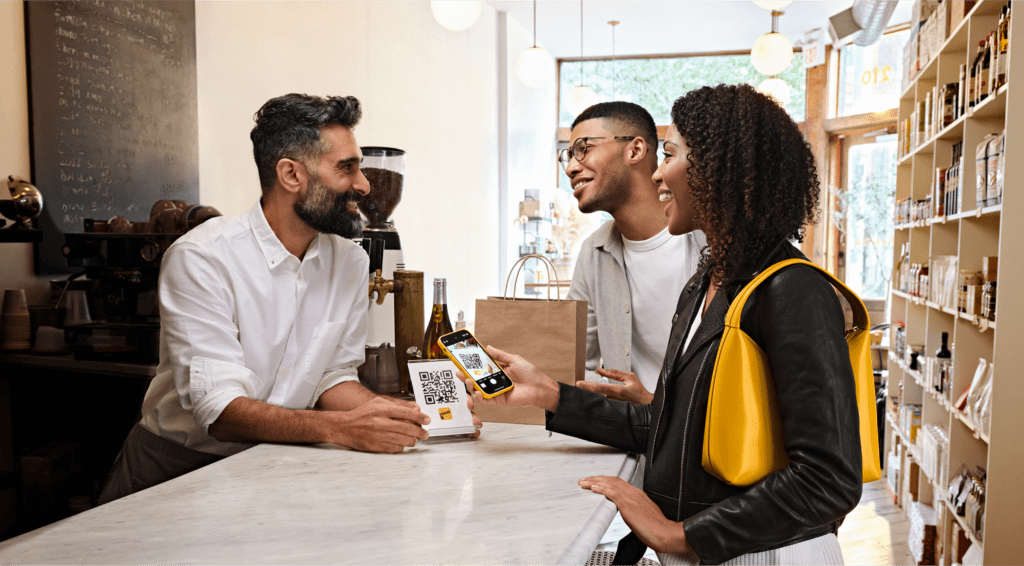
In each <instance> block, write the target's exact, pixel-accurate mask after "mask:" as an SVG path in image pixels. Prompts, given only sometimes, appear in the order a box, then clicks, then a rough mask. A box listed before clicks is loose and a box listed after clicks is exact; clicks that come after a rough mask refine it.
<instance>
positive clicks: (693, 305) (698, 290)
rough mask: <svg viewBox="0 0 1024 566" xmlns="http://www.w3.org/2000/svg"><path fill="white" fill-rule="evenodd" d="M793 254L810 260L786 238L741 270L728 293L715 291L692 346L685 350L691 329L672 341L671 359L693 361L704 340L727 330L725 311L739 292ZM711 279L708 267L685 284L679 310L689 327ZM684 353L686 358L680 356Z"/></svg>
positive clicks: (681, 361)
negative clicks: (684, 346) (677, 341)
mask: <svg viewBox="0 0 1024 566" xmlns="http://www.w3.org/2000/svg"><path fill="white" fill-rule="evenodd" d="M792 257H799V258H804V259H806V258H805V256H804V255H803V254H802V253H801V252H800V250H798V249H797V248H795V247H794V246H793V245H791V244H790V243H789V240H787V239H785V238H783V239H782V240H780V241H779V243H778V244H776V245H775V247H773V248H772V249H771V250H769V251H768V252H767V253H765V254H763V255H762V256H761V257H759V258H757V260H755V261H752V262H750V264H749V265H747V266H744V267H742V268H740V269H739V270H737V275H735V276H733V279H732V282H731V283H730V284H729V285H728V286H727V288H726V289H724V291H725V292H718V293H715V297H714V298H713V299H711V304H710V305H708V310H707V312H706V313H704V317H703V318H702V319H701V322H700V326H698V327H697V331H696V332H695V333H694V335H693V339H692V340H691V341H690V347H689V348H687V349H686V351H683V350H682V348H683V343H684V342H685V339H686V334H687V332H684V333H683V336H682V339H681V340H680V341H679V343H677V344H670V347H671V348H672V352H671V354H670V355H671V357H670V358H668V359H669V360H679V365H680V366H683V365H686V364H687V363H689V361H690V357H692V356H693V353H694V352H696V351H698V350H699V349H700V348H701V347H702V346H703V344H704V342H706V341H707V340H709V339H712V338H713V337H715V336H718V335H720V334H721V333H722V331H723V330H724V329H725V313H726V312H727V311H728V310H729V305H731V304H732V300H733V299H734V298H735V297H736V295H737V294H739V291H740V289H742V288H743V286H744V285H746V284H747V283H749V282H750V281H752V280H753V279H754V277H757V274H758V273H760V272H762V271H764V269H765V268H767V267H768V266H770V265H773V264H775V263H778V262H780V261H783V260H785V259H789V258H792ZM708 282H709V277H708V272H707V269H706V268H705V269H704V270H702V271H700V272H699V273H697V274H696V275H694V276H693V278H691V279H690V282H689V283H687V285H686V287H684V291H683V294H682V295H681V296H680V297H679V303H678V305H677V306H676V313H677V314H678V315H679V316H680V317H686V319H685V320H686V321H687V324H686V328H687V329H689V326H690V325H689V321H690V320H692V319H693V318H694V316H695V315H696V309H699V308H703V306H704V302H703V301H704V295H705V292H706V291H707V289H708ZM720 291H722V290H720ZM680 355H682V356H684V357H682V358H680Z"/></svg>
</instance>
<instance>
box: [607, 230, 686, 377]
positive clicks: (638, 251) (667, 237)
mask: <svg viewBox="0 0 1024 566" xmlns="http://www.w3.org/2000/svg"><path fill="white" fill-rule="evenodd" d="M701 235H703V234H701ZM622 248H623V249H622V257H623V260H624V261H625V267H626V281H627V282H628V284H629V297H630V305H631V308H630V310H631V313H632V316H633V337H632V352H631V354H630V357H631V358H632V365H633V373H635V374H636V375H637V377H638V378H639V379H640V382H641V383H643V385H644V388H645V389H647V390H648V391H650V392H654V389H655V387H656V386H657V385H658V375H659V374H660V373H661V366H662V363H663V362H664V360H665V349H666V348H667V347H668V336H669V333H670V332H671V330H672V313H674V312H675V308H676V303H677V302H678V300H679V295H680V294H681V293H682V291H683V287H684V286H685V284H686V282H687V281H689V279H690V277H692V276H693V274H694V273H695V272H696V271H697V262H698V261H699V259H700V249H698V248H697V245H696V242H695V238H693V237H689V236H672V235H671V234H669V232H668V228H665V229H664V230H662V231H661V232H659V233H658V234H657V235H655V236H653V237H651V238H648V239H646V240H640V241H633V240H628V239H626V238H625V237H624V236H623V237H622Z"/></svg>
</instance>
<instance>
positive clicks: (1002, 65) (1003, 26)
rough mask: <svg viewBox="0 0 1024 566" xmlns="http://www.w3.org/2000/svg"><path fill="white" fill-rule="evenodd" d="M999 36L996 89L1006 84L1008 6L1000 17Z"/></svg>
mask: <svg viewBox="0 0 1024 566" xmlns="http://www.w3.org/2000/svg"><path fill="white" fill-rule="evenodd" d="M998 37H999V40H998V44H999V49H998V54H999V57H998V58H997V59H996V67H997V69H996V85H995V88H996V89H998V88H999V87H1001V86H1003V85H1004V84H1006V66H1007V64H1008V63H1009V59H1008V58H1007V56H1008V55H1009V51H1010V13H1009V9H1008V8H1006V7H1004V8H1003V11H1002V12H1001V14H1000V17H999V28H998Z"/></svg>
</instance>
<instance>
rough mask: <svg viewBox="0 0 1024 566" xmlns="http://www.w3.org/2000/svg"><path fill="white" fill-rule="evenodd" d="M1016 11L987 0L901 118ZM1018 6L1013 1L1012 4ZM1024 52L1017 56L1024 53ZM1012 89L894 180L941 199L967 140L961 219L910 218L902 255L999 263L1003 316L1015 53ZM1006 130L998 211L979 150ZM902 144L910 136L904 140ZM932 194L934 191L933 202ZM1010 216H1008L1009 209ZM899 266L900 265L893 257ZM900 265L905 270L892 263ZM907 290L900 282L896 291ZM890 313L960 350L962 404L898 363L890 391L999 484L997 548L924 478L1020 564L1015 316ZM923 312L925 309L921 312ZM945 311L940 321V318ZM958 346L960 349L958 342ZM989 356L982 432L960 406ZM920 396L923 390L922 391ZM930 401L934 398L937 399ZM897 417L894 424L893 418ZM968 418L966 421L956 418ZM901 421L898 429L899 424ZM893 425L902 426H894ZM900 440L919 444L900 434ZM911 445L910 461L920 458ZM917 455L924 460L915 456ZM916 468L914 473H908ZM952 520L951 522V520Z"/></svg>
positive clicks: (988, 520) (1021, 425)
mask: <svg viewBox="0 0 1024 566" xmlns="http://www.w3.org/2000/svg"><path fill="white" fill-rule="evenodd" d="M1004 6H1006V2H1005V1H999V0H979V1H978V2H977V3H976V4H975V5H974V7H973V9H972V10H971V12H970V13H969V14H968V15H967V16H966V17H965V19H964V20H963V22H961V23H960V24H959V25H958V26H957V28H956V29H955V30H953V31H952V32H951V33H950V37H949V38H947V39H946V40H945V42H944V43H943V45H942V47H941V49H940V51H939V52H938V53H937V54H933V57H931V59H930V60H929V61H928V62H926V63H924V65H923V67H922V69H921V71H920V72H918V73H917V76H916V77H914V78H913V79H911V81H910V82H909V83H908V84H907V86H906V88H905V89H903V92H902V94H901V96H900V116H899V118H898V119H899V120H900V121H901V123H903V121H904V120H906V119H907V118H909V117H910V115H911V114H912V113H913V112H914V110H915V109H917V108H918V107H919V103H921V102H923V101H924V100H925V98H926V97H927V96H928V95H929V93H932V92H934V90H933V89H934V88H935V87H936V86H940V87H941V86H942V85H945V84H949V83H955V82H957V80H958V78H959V68H960V66H961V65H963V64H966V65H968V66H969V65H970V63H971V61H972V60H973V58H974V51H975V46H976V45H977V43H978V41H979V40H981V39H984V38H985V37H987V36H988V35H989V33H990V32H991V31H992V30H993V29H994V28H995V27H996V25H997V24H998V20H999V13H1000V11H1001V10H1002V9H1003V7H1004ZM1021 6H1024V4H1022V5H1021ZM1013 7H1014V8H1017V7H1018V6H1017V5H1016V4H1015V5H1014V6H1013ZM1015 29H1016V31H1014V26H1011V29H1010V40H1009V41H1010V50H1011V51H1013V50H1014V46H1017V45H1021V46H1024V27H1022V26H1015ZM1022 49H1024V47H1019V48H1017V49H1016V50H1018V51H1021V50H1022ZM1008 61H1009V67H1008V70H1007V84H1006V85H1003V86H1002V87H1000V88H999V89H998V90H997V91H996V92H994V93H992V94H990V95H989V96H988V97H986V99H985V100H984V101H982V102H981V103H979V104H977V105H976V106H975V107H973V108H971V109H969V110H967V111H966V112H964V115H963V116H960V117H958V118H957V120H955V121H954V122H953V123H951V124H949V125H948V126H946V127H945V128H943V129H941V130H940V131H938V132H935V134H934V135H931V136H929V137H928V139H926V140H923V141H922V143H920V144H918V145H917V146H916V147H913V148H911V149H909V150H908V151H907V152H906V154H903V155H899V156H898V159H897V165H896V166H895V173H896V187H897V189H896V198H897V199H898V200H902V199H906V198H911V199H915V200H921V199H923V198H925V196H926V195H929V194H932V182H933V180H934V178H935V171H936V170H937V169H941V168H945V167H949V165H950V157H951V149H952V145H953V144H956V143H962V144H963V146H962V147H963V157H964V162H963V169H962V171H961V173H962V174H963V182H964V186H963V188H962V190H961V193H960V197H959V198H960V202H959V203H958V204H959V206H960V207H961V208H960V211H959V212H958V213H956V214H950V215H947V216H943V217H935V218H929V219H924V220H918V221H915V222H912V223H911V222H903V223H900V224H899V225H897V226H896V228H897V233H896V240H897V243H898V244H899V245H896V246H894V248H895V254H894V255H896V254H899V252H900V250H899V248H900V245H904V244H905V245H906V246H907V249H909V250H911V255H912V257H913V258H914V261H916V262H921V261H927V260H926V259H925V258H929V257H938V256H945V255H955V256H957V258H958V269H959V268H963V269H970V270H972V271H974V270H977V269H979V268H980V266H981V258H982V257H990V256H997V257H998V258H999V266H1000V270H999V296H998V297H999V299H1000V304H999V307H1000V312H1001V313H1013V312H1016V311H1017V310H1019V308H1020V307H1021V305H1022V304H1024V300H1022V299H1020V298H1018V297H1019V296H1020V293H1021V292H1022V291H1024V246H1022V245H1020V242H1021V241H1024V216H1022V213H1021V211H1022V210H1024V195H1021V194H1020V192H1019V191H1013V190H1012V188H1013V187H1017V186H1020V184H1021V183H1024V159H1020V157H1021V156H1024V138H1022V137H1021V136H1020V135H1018V134H1020V133H1021V132H1024V113H1020V112H1017V110H1018V109H1019V108H1021V107H1024V57H1016V58H1014V57H1013V56H1012V54H1011V55H1010V56H1009V57H1008ZM1004 129H1005V131H1006V132H1007V135H1006V138H1005V140H1006V141H1005V152H1006V153H1005V155H1004V156H1003V158H1002V164H1003V166H1004V168H1005V171H1004V175H1003V186H1004V187H1010V188H1011V190H1004V191H1003V196H1002V199H1003V202H1002V203H1000V204H997V205H994V206H983V207H976V206H975V193H976V191H975V179H976V175H975V160H974V157H975V155H974V154H975V149H976V147H977V146H978V145H979V144H980V143H981V142H982V141H983V139H984V136H985V135H987V134H989V133H993V132H996V133H998V132H1001V131H1003V130H1004ZM900 140H901V141H900V143H901V147H903V145H902V144H903V143H904V142H906V137H905V136H901V137H900ZM933 196H934V195H933ZM1004 209H1005V210H1004ZM895 259H898V258H895ZM893 263H894V264H895V263H896V262H893ZM893 286H894V287H897V288H898V287H899V285H898V283H894V284H893ZM892 297H893V298H892V300H891V301H890V308H891V314H892V316H891V317H890V318H891V321H892V322H893V323H902V324H903V325H905V328H906V340H907V343H908V344H921V345H923V346H924V349H925V351H926V352H934V351H936V349H937V348H938V347H939V346H940V340H941V336H942V334H943V333H946V334H948V335H949V341H950V342H949V344H950V349H952V350H953V351H954V356H955V358H954V360H955V365H956V371H955V372H954V374H955V375H954V378H953V383H952V384H951V387H950V389H951V390H952V392H953V395H954V399H953V400H951V399H949V398H948V397H947V395H948V394H949V393H950V392H949V391H947V392H946V393H945V394H943V393H938V392H936V391H934V387H927V386H925V383H924V380H923V379H922V373H918V372H915V371H912V370H910V369H909V368H908V367H907V364H905V363H904V362H903V360H901V359H899V358H897V357H895V356H893V355H890V361H891V363H890V365H889V367H890V369H891V371H893V372H902V373H901V374H900V375H901V376H902V379H903V383H904V387H903V388H902V390H900V389H897V388H892V389H890V392H891V393H892V394H893V395H894V397H896V399H895V402H896V403H899V404H903V403H919V404H921V405H922V407H921V412H922V418H921V421H922V423H932V424H936V425H939V426H943V427H947V430H948V431H949V444H950V445H949V450H948V451H946V453H945V454H944V456H943V457H944V458H945V459H946V460H945V462H944V463H945V464H946V465H948V469H949V470H950V475H951V476H952V475H955V471H956V470H957V469H959V468H960V467H961V466H968V467H970V468H974V467H979V466H980V467H984V468H985V469H986V470H987V475H988V478H989V481H987V482H986V489H987V491H986V495H985V497H986V505H985V517H984V523H983V525H982V528H983V530H984V535H985V541H986V542H987V544H985V545H984V546H980V545H981V541H978V540H977V537H975V536H974V535H973V534H972V533H971V532H970V531H969V530H968V529H967V528H966V526H967V525H966V524H965V521H964V519H963V518H962V517H959V516H956V514H955V512H954V511H953V508H952V506H951V505H950V504H949V503H948V502H947V503H946V504H945V505H940V503H939V502H938V500H939V499H941V500H942V501H945V497H944V496H943V495H942V494H944V493H945V491H946V489H948V486H939V485H935V483H934V482H933V481H932V480H933V479H934V478H929V477H927V474H925V473H924V472H923V471H921V472H918V473H919V476H918V480H919V481H920V482H922V483H924V482H926V481H928V482H931V483H932V486H933V487H934V489H935V494H936V501H935V505H936V507H937V509H936V511H939V512H943V513H947V512H948V513H952V514H953V516H954V517H955V520H956V521H957V522H958V523H959V524H960V526H961V528H963V529H964V531H965V532H966V533H968V536H970V538H971V540H972V542H973V543H974V544H978V545H979V548H981V549H982V551H983V555H982V561H981V563H982V564H986V565H988V564H1003V563H1013V562H1016V561H1018V560H1019V556H1020V553H1019V547H1020V540H1019V538H1020V537H1019V530H1020V520H1019V515H1020V496H1019V493H1020V490H1021V488H1022V485H1021V482H1020V481H1019V478H1018V477H1017V476H1018V475H1019V474H1017V470H1018V469H1019V463H1020V462H1022V461H1024V436H1022V435H1021V431H1022V430H1024V411H1022V410H1021V409H1020V407H1021V406H1024V381H1021V380H1020V379H1019V375H1018V374H1019V373H1020V371H1019V369H1018V368H1017V367H1016V366H1017V364H1015V362H1014V359H1015V355H1016V354H1017V353H1018V352H1020V351H1024V327H1021V325H1020V324H1019V320H1018V317H1013V316H1009V315H1005V316H1003V317H1001V318H1000V320H999V323H1000V324H999V325H998V327H997V325H996V324H995V323H994V322H993V321H990V320H985V319H982V318H981V317H979V316H975V315H968V314H967V313H963V312H959V310H958V309H955V308H950V307H948V306H944V305H942V304H940V303H937V302H934V301H924V300H922V299H921V298H920V297H913V296H911V295H909V294H908V293H904V292H901V291H897V290H893V291H892ZM911 304H913V305H919V307H918V306H914V307H912V306H911ZM938 313H942V314H938ZM954 344H955V348H954V347H953V345H954ZM979 358H983V359H985V360H988V361H991V362H993V363H994V366H993V367H994V370H993V373H992V390H993V392H996V391H998V393H994V394H993V395H992V400H991V408H990V411H991V412H990V416H991V421H990V423H989V424H990V429H989V433H988V434H982V432H981V431H980V430H979V427H978V425H977V424H976V423H975V422H973V421H974V420H973V419H972V418H971V417H969V416H968V415H966V414H964V413H962V412H960V411H958V410H956V408H955V407H954V406H953V404H954V403H955V396H956V395H957V394H958V393H959V392H960V391H962V390H963V389H964V388H966V387H967V386H968V384H969V383H970V382H971V377H972V373H973V372H971V371H968V370H969V369H970V368H966V367H963V366H964V364H970V361H971V360H974V361H977V360H978V359H979ZM919 388H920V389H919ZM929 397H931V399H930V400H929V399H928V398H929ZM890 421H892V419H891V418H890ZM957 421H958V422H957ZM890 424H892V422H890ZM894 428H895V426H894ZM896 438H898V439H899V442H901V443H905V444H909V443H907V442H906V439H904V438H903V436H902V435H901V434H899V435H897V436H896ZM910 450H911V449H910V448H909V446H908V454H911V451H910ZM909 457H910V458H914V456H912V455H911V456H909ZM908 471H909V470H908ZM947 521H948V519H947ZM951 530H952V529H940V531H943V532H941V533H940V538H941V540H940V541H938V542H939V544H940V545H941V546H942V547H943V548H944V549H945V551H944V554H943V555H939V556H936V559H937V560H941V561H944V562H945V563H946V564H949V563H950V562H951V554H950V550H949V549H950V548H951V546H952V545H951V543H952V541H951V540H950V536H951V532H950V531H951Z"/></svg>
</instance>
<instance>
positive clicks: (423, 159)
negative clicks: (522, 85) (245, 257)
mask: <svg viewBox="0 0 1024 566" xmlns="http://www.w3.org/2000/svg"><path fill="white" fill-rule="evenodd" d="M496 31H497V29H496V14H495V12H494V10H493V9H492V8H491V7H490V6H488V5H486V4H485V5H484V8H483V12H482V14H481V16H480V19H479V20H478V21H477V22H476V24H474V26H473V27H471V28H470V29H468V30H466V31H463V32H451V31H448V30H445V29H444V28H442V27H441V26H439V25H438V24H437V22H435V21H434V18H433V16H432V15H431V13H430V6H429V3H428V2H412V3H410V2H286V3H285V2H281V3H279V2H197V3H196V43H197V50H196V51H197V67H198V84H199V155H200V180H201V194H202V200H203V202H204V203H205V204H211V205H213V206H215V207H217V208H218V209H220V210H221V211H222V212H224V213H225V214H233V213H238V212H242V211H244V210H246V209H248V208H249V207H250V206H252V204H253V203H254V202H255V201H256V200H257V199H258V197H259V184H258V182H257V176H256V168H255V166H254V165H253V161H252V146H251V144H250V143H249V137H248V136H249V130H250V129H251V128H252V124H253V122H252V115H253V114H254V113H255V112H256V110H257V109H258V108H259V107H260V106H261V105H262V104H263V102H265V101H266V100H267V99H269V98H271V97H274V96H277V95H280V94H284V93H288V92H305V93H309V94H320V95H326V94H337V95H354V96H356V97H358V98H359V99H360V100H361V101H362V103H363V120H362V123H361V124H360V125H359V126H358V127H357V128H356V139H357V140H358V142H359V144H360V145H383V146H391V147H397V148H401V149H404V150H406V152H407V165H406V178H405V192H404V196H403V198H402V203H401V204H400V205H399V206H398V209H397V210H396V212H395V215H394V221H395V227H396V228H397V229H398V231H399V233H400V234H401V236H402V244H403V247H404V253H405V261H406V266H407V268H408V269H415V270H421V271H423V272H424V276H425V280H426V288H427V289H426V294H427V300H428V301H429V299H430V282H431V280H432V279H433V278H434V277H446V278H447V279H448V288H449V291H448V303H449V312H450V313H451V315H452V317H454V316H455V313H456V312H458V310H460V309H461V310H465V311H466V316H467V318H472V316H473V314H472V313H473V308H474V302H473V301H474V299H476V298H479V297H484V296H486V295H487V294H491V293H493V292H494V289H495V288H496V281H495V279H496V277H495V276H494V274H496V273H497V271H498V268H497V261H498V260H497V255H496V253H495V251H496V250H497V249H498V244H497V241H498V226H497V224H498V223H497V222H496V220H497V209H498V169H497V163H498V156H497V152H496V148H497V147H498V125H497V117H498V110H497V108H498V93H497V80H496V77H497V61H496V57H495V45H496ZM549 123H551V124H553V121H552V122H549ZM460 240H461V241H462V242H463V243H462V244H461V245H459V246H458V247H460V248H462V249H463V251H462V252H460V253H459V254H458V255H454V254H451V253H449V252H447V249H454V248H455V247H456V245H455V244H456V242H457V241H460ZM447 244H451V245H447ZM428 307H429V305H428Z"/></svg>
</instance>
